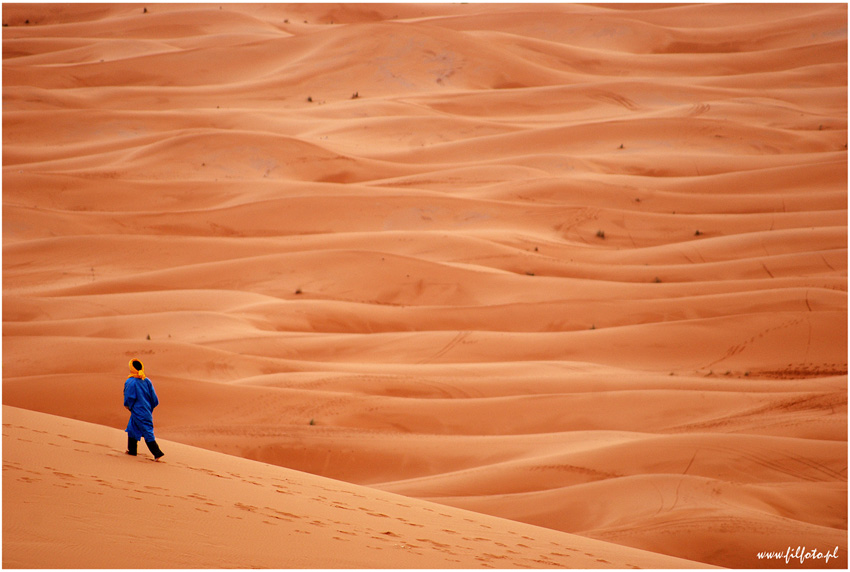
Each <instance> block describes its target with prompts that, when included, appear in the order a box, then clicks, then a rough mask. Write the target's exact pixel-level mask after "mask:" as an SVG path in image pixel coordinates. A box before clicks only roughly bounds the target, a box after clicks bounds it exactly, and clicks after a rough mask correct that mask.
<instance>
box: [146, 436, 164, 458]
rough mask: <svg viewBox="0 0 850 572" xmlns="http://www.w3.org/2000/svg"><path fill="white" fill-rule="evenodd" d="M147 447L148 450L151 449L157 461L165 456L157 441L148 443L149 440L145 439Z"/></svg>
mask: <svg viewBox="0 0 850 572" xmlns="http://www.w3.org/2000/svg"><path fill="white" fill-rule="evenodd" d="M145 445H147V446H148V449H150V452H151V453H152V454H153V458H154V459H156V460H159V458H160V457H162V456H163V455H164V454H165V453H163V452H162V451H161V450H160V448H159V445H157V444H156V441H148V440H147V439H145Z"/></svg>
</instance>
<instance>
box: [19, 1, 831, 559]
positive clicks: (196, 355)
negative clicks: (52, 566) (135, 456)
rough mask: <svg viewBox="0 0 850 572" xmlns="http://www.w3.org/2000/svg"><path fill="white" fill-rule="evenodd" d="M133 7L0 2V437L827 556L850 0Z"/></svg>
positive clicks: (599, 533) (743, 548)
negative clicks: (138, 402) (149, 449)
mask: <svg viewBox="0 0 850 572" xmlns="http://www.w3.org/2000/svg"><path fill="white" fill-rule="evenodd" d="M147 8H148V9H147V11H146V12H143V11H142V6H140V5H49V4H37V5H25V4H10V5H6V6H4V9H3V23H4V25H5V27H4V29H3V30H4V31H3V97H4V106H3V131H4V141H3V362H4V363H3V366H4V367H3V403H4V406H11V408H9V407H4V422H5V418H6V416H7V415H11V416H15V417H19V416H26V415H29V414H26V413H24V412H22V411H19V410H18V409H15V408H23V409H28V410H33V411H40V412H43V413H48V414H52V415H56V416H61V417H64V418H67V419H74V420H80V421H87V422H90V423H96V424H99V425H103V426H106V428H109V429H108V430H107V429H106V428H101V429H103V432H102V433H99V434H98V435H99V437H98V439H99V440H98V443H100V444H106V443H107V442H109V441H110V440H111V439H114V440H115V444H114V446H115V448H116V451H118V450H119V449H121V448H122V447H123V443H122V442H121V439H122V438H121V434H120V433H119V432H117V431H114V430H115V429H120V428H123V426H124V424H125V423H126V419H125V418H124V411H123V410H122V409H121V407H120V392H121V382H122V381H123V377H122V376H123V375H124V373H125V372H124V367H125V365H124V364H125V363H126V361H127V360H128V359H129V358H130V357H132V356H135V357H139V358H141V359H142V360H144V363H145V365H146V371H147V372H148V374H149V376H150V377H151V378H152V380H153V381H154V383H155V385H156V388H157V392H158V394H159V395H160V399H161V401H162V406H161V407H160V408H159V409H158V410H157V412H156V417H155V422H156V428H157V435H158V436H161V438H162V439H164V440H167V442H168V443H169V445H170V446H172V447H174V451H175V454H174V455H173V457H172V456H171V455H169V460H170V459H171V458H175V461H174V462H175V463H179V462H180V461H179V460H178V459H177V458H178V457H179V455H182V454H185V455H188V456H190V457H191V458H192V459H196V460H193V461H192V462H193V463H195V465H192V466H193V467H196V466H198V465H201V464H203V463H206V462H208V461H207V459H209V460H210V462H212V459H213V457H205V455H207V454H208V453H207V452H203V451H199V450H198V449H196V448H203V449H208V450H211V451H216V452H219V453H226V454H228V455H231V456H238V457H244V458H246V459H248V460H251V461H252V462H255V463H256V462H260V463H268V464H272V465H279V466H280V467H284V468H286V469H294V470H297V471H306V472H308V473H313V474H315V475H320V476H322V477H328V478H332V479H337V480H339V481H346V482H348V483H353V484H355V485H367V486H369V487H371V490H372V491H374V492H373V494H375V495H382V494H384V492H381V491H385V492H390V493H394V494H402V495H405V496H407V497H409V498H411V502H419V501H418V500H416V499H424V500H426V501H429V502H431V501H433V502H437V503H441V504H443V505H447V506H450V507H458V508H462V509H467V510H472V511H475V512H477V513H479V514H481V515H493V516H494V517H503V518H507V519H512V520H515V521H519V522H523V523H529V524H532V525H536V526H542V527H546V528H549V529H552V530H553V532H552V534H561V535H563V534H566V533H569V534H576V535H581V536H582V537H584V538H585V539H596V540H602V541H605V542H606V543H608V545H609V546H611V547H612V548H611V549H612V550H614V549H615V548H618V547H614V546H613V545H615V544H616V545H621V546H620V547H619V548H623V549H624V550H625V548H624V547H631V548H637V549H642V550H645V551H650V552H654V553H656V554H657V555H658V557H659V558H660V560H658V561H657V563H656V562H655V561H652V562H650V561H647V563H645V564H644V563H641V564H637V563H636V564H637V565H647V566H650V567H653V566H655V565H656V564H657V565H658V566H659V567H672V566H675V564H673V561H671V560H664V559H663V557H666V556H671V557H678V558H683V559H685V560H688V561H691V562H695V563H699V564H701V565H719V566H728V567H762V566H766V565H767V566H778V567H785V566H786V565H787V564H786V563H785V562H784V561H783V562H781V563H780V562H765V561H764V560H759V559H758V557H757V553H758V552H759V551H768V550H777V551H779V550H784V549H785V548H786V547H791V548H795V547H796V546H798V545H800V546H802V545H806V546H809V547H817V548H821V549H822V550H824V551H826V550H832V549H833V548H834V547H837V549H838V554H839V556H838V557H837V558H836V559H834V560H832V561H830V562H828V563H823V562H818V563H815V565H817V566H820V565H824V564H825V565H827V566H829V567H839V568H842V567H846V565H847V8H846V5H840V4H814V5H794V4H776V5H755V4H753V5H746V4H743V5H725V4H707V5H681V6H679V5H677V6H673V5H646V6H642V5H626V6H619V5H605V4H603V5H579V4H546V5H526V4H522V5H514V4H496V5H482V4H469V5H464V4H459V5H448V4H424V5H417V4H376V5H365V4H343V5H323V4H310V5H288V4H279V5H268V6H265V5H251V4H235V5H222V6H218V5H176V4H174V5H171V4H168V5H155V6H149V7H147ZM26 422H27V423H28V424H29V425H23V426H22V427H32V428H35V427H41V424H44V423H47V424H48V425H50V424H57V423H63V421H60V420H56V419H51V420H49V421H48V420H47V418H42V417H37V416H36V417H26ZM22 423H23V422H22ZM68 423H70V421H68ZM74 427H75V429H74V430H75V431H76V430H79V431H83V432H85V431H95V429H94V428H88V429H83V428H82V426H77V425H74ZM28 430H29V429H26V428H21V427H18V428H17V429H15V431H16V433H15V436H18V435H22V434H23V433H21V432H22V431H23V432H26V431H28ZM69 431H70V429H69ZM98 431H100V429H98ZM9 438H10V439H11V438H13V436H12V434H11V433H10V437H9ZM6 441H7V437H6V436H4V445H5V444H6ZM178 443H179V444H180V445H178ZM45 444H46V443H45ZM189 446H191V447H194V448H190V447H189ZM5 449H6V448H5V446H4V461H5V460H6V453H5ZM15 450H16V451H17V449H15ZM45 451H50V450H49V449H46V448H45ZM118 452H120V451H118ZM44 454H45V455H46V454H47V453H44ZM209 454H211V453H209ZM215 459H221V457H215ZM113 461H118V459H113ZM15 462H17V463H19V465H21V464H22V463H21V462H20V461H15ZM47 462H48V461H45V463H47ZM69 462H70V461H69ZM73 462H74V463H78V462H81V461H80V459H78V458H76V457H75V458H74V460H73ZM107 462H109V463H112V461H108V460H105V461H104V463H107ZM227 462H228V463H230V462H232V463H237V462H241V461H236V460H228V461H227ZM246 462H247V461H246ZM241 466H242V465H240V467H241ZM257 466H259V465H244V467H257ZM263 466H264V467H265V465H263ZM109 467H110V470H115V471H119V472H118V473H113V474H115V475H116V478H118V477H117V475H119V474H121V473H120V471H123V470H124V469H119V468H118V466H117V465H114V464H109ZM189 469H190V467H188V463H187V466H185V467H182V470H184V471H186V470H189ZM11 470H14V471H18V470H19V469H18V468H10V471H11ZM240 470H241V469H240ZM245 470H248V469H247V468H246V469H245ZM258 470H259V469H258ZM263 470H266V469H263ZM268 470H269V471H272V470H277V469H271V468H270V469H268ZM280 470H281V471H283V470H284V469H280ZM9 474H12V473H9ZM15 474H16V473H15ZM275 474H278V473H275ZM280 474H282V473H280ZM286 474H287V475H292V473H286ZM174 478H177V477H174ZM293 478H294V477H293ZM298 478H299V479H302V481H301V482H313V481H310V478H311V477H308V476H300V477H298ZM304 479H306V480H304ZM57 482H58V481H57ZM5 483H6V479H4V487H5ZM170 483H171V482H170V481H167V482H166V483H165V484H164V486H165V487H166V488H167V487H168V486H172V484H173V483H171V484H170ZM13 484H14V487H23V485H22V484H20V483H19V482H18V481H15V482H14V483H13ZM174 486H176V485H174ZM348 486H349V485H346V484H343V483H339V484H337V485H335V490H336V491H337V492H339V491H342V490H348V489H347V488H346V487H348ZM54 488H61V487H54ZM14 490H15V491H17V490H20V489H19V488H16V489H14ZM215 490H216V494H219V491H222V492H221V494H228V495H231V494H237V493H235V492H232V491H231V492H228V493H225V492H223V491H224V489H223V488H222V489H219V488H216V489H215ZM358 490H361V491H362V489H358ZM382 498H383V497H382ZM234 502H236V501H234ZM417 506H418V505H417ZM423 506H424V505H423ZM429 506H430V505H429ZM187 507H188V505H187ZM31 509H32V507H26V506H24V505H23V504H15V505H14V507H12V506H10V507H8V508H7V505H6V503H5V502H4V564H5V563H6V562H7V560H6V559H7V558H8V559H9V560H8V562H9V563H10V564H15V565H30V564H34V563H29V564H28V563H27V561H26V558H28V557H30V556H28V555H30V553H29V552H27V549H25V548H16V549H15V550H14V551H13V552H14V553H15V555H12V556H9V555H8V553H9V550H7V546H11V545H7V544H6V543H7V542H11V541H9V540H8V539H9V538H13V539H18V538H19V536H20V535H22V534H24V533H25V532H26V531H24V530H22V529H20V530H19V529H13V528H10V529H9V531H8V532H7V531H6V529H5V526H6V522H7V520H9V519H8V518H7V515H9V516H10V517H12V516H14V515H13V511H21V512H24V513H25V512H26V511H28V510H31ZM446 510H447V511H448V510H451V509H449V508H446ZM189 511H190V509H188V508H187V512H189ZM181 514H184V515H185V513H181ZM189 514H191V512H189ZM453 514H454V513H453ZM181 518H183V516H179V517H178V516H176V517H175V518H174V519H173V520H171V521H169V522H170V525H171V526H173V527H174V528H175V532H176V530H177V529H178V528H179V527H181V526H182V525H181V524H180V523H181V522H182V521H181V520H180V519H181ZM481 518H485V517H484V516H482V517H481ZM486 518H489V517H486ZM107 522H108V514H107V513H106V512H104V513H103V520H102V521H100V522H99V524H98V521H97V520H96V519H93V520H91V521H90V523H89V526H93V527H97V526H106V524H107ZM500 522H502V521H500ZM500 526H507V525H505V524H504V523H502V524H500ZM260 528H262V526H261V525H260ZM561 538H564V537H561ZM326 540H327V539H326ZM15 541H17V540H15ZM181 542H185V543H187V545H191V544H192V543H193V542H195V543H196V542H197V539H195V540H193V539H191V538H183V539H182V540H181ZM15 546H18V545H15ZM172 549H173V550H175V551H179V549H178V548H177V547H172ZM19 553H20V554H22V556H21V558H23V559H18V558H19V557H18V555H17V554H19ZM363 553H364V554H365V551H364V552H363ZM87 557H88V556H87ZM231 557H232V558H233V559H234V560H228V562H232V563H233V564H234V565H248V562H247V561H239V558H241V556H240V555H238V554H233V555H230V556H228V558H231ZM270 558H272V559H271V560H268V561H266V565H270V566H273V567H278V566H281V565H282V564H280V563H279V562H278V561H276V560H274V559H273V558H274V555H270ZM86 562H88V561H86ZM121 562H122V563H124V562H125V561H121ZM239 562H241V564H239ZM618 562H620V561H618ZM623 562H625V561H623ZM366 563H367V561H366V560H357V561H351V562H342V561H340V562H328V565H329V566H332V567H333V566H343V567H344V566H356V565H358V564H359V565H364V564H366ZM609 563H610V562H609ZM161 564H162V565H163V566H167V565H171V566H178V567H184V566H192V565H193V563H192V561H191V560H190V559H187V558H183V557H181V558H178V559H176V560H163V561H162V562H161ZM196 564H198V565H200V563H196ZM213 564H214V563H209V565H213ZM297 564H298V565H299V566H300V565H305V566H309V565H310V563H309V562H308V561H306V560H301V561H299V562H298V563H297ZM313 564H315V562H314V563H313ZM371 564H372V565H377V564H375V563H374V562H373V563H371ZM386 564H387V565H390V564H397V565H398V566H401V567H408V566H417V565H431V564H433V565H434V566H437V567H442V566H447V567H452V566H453V565H451V564H446V563H445V562H444V561H442V560H440V561H433V562H432V561H431V560H422V561H414V560H410V561H407V560H404V561H402V560H399V561H398V562H387V563H386ZM462 564H463V565H464V566H466V565H469V566H479V565H481V566H484V565H488V564H489V565H499V564H505V562H482V561H472V560H468V561H466V560H465V561H463V562H462ZM514 564H517V565H518V563H514ZM527 564H528V563H527ZM562 564H563V563H561V562H554V561H552V562H550V561H547V562H538V563H536V564H533V563H532V564H530V565H531V566H532V567H538V565H540V566H544V567H545V566H560V565H562ZM599 564H600V565H601V564H603V563H601V562H600V563H599ZM808 564H809V565H812V563H811V562H809V563H808ZM140 565H141V563H140ZM204 565H206V564H204ZM584 565H587V566H588V567H595V566H596V564H594V563H593V562H590V561H588V562H583V563H582V564H581V566H584Z"/></svg>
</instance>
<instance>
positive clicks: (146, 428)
mask: <svg viewBox="0 0 850 572" xmlns="http://www.w3.org/2000/svg"><path fill="white" fill-rule="evenodd" d="M157 405H159V399H158V398H157V396H156V391H154V389H153V384H152V383H151V380H149V379H148V378H144V379H139V378H138V377H132V376H131V377H128V378H127V381H125V382H124V407H127V408H128V409H129V410H130V421H129V422H128V423H127V429H126V430H125V431H127V433H128V434H129V436H130V437H131V438H133V439H135V440H136V441H138V440H139V439H141V438H142V437H144V438H145V441H146V442H147V443H150V442H151V441H154V440H155V439H156V438H155V437H154V436H153V409H154V407H156V406H157Z"/></svg>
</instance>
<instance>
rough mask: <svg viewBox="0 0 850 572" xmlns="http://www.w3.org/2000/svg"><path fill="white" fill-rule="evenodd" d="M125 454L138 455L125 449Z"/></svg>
mask: <svg viewBox="0 0 850 572" xmlns="http://www.w3.org/2000/svg"><path fill="white" fill-rule="evenodd" d="M124 454H125V455H130V456H132V457H135V456H136V454H135V453H131V452H130V451H124Z"/></svg>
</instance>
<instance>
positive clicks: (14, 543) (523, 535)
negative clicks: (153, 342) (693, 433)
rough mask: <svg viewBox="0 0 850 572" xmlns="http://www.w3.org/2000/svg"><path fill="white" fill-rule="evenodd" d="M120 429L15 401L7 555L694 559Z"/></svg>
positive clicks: (80, 564) (183, 563) (71, 559)
mask: <svg viewBox="0 0 850 572" xmlns="http://www.w3.org/2000/svg"><path fill="white" fill-rule="evenodd" d="M121 437H122V435H121V432H120V431H118V430H115V429H109V428H105V427H102V426H97V425H91V424H88V423H84V422H80V421H73V420H69V419H63V418H58V417H55V416H51V415H45V414H42V413H36V412H31V411H26V410H22V409H17V408H12V407H5V406H4V408H3V534H4V541H3V554H4V555H3V565H4V566H7V567H23V568H28V567H43V568H53V567H57V568H95V567H101V566H108V567H112V568H159V567H164V568H176V567H190V568H196V567H202V568H206V567H213V568H230V567H237V568H246V567H263V568H269V567H271V568H304V567H307V568H315V567H318V568H384V567H386V568H471V567H476V568H477V567H487V566H489V567H493V566H495V565H498V566H499V567H532V568H534V567H564V566H576V567H584V568H589V567H594V568H596V567H599V568H629V567H634V568H637V567H677V568H690V567H696V566H697V565H696V563H693V562H689V561H687V560H681V559H676V558H672V557H667V556H662V555H658V554H653V553H651V552H645V551H641V550H634V549H629V548H624V547H620V546H617V545H614V544H610V543H607V542H600V541H597V540H591V539H587V538H583V537H580V536H575V535H570V534H565V533H562V532H557V531H553V530H551V529H548V528H542V527H535V526H530V525H527V524H522V523H519V522H514V521H509V520H504V519H499V518H493V517H488V516H485V515H481V514H477V513H472V512H468V511H463V510H458V509H453V508H449V507H445V506H441V505H437V504H432V503H429V502H424V501H421V500H417V499H409V498H407V497H403V496H398V495H393V494H388V493H383V492H380V491H376V490H374V489H367V488H364V487H359V486H356V485H348V484H345V483H341V482H339V481H333V480H330V479H326V478H322V477H317V476H313V475H308V474H306V473H301V472H297V471H292V470H289V469H285V468H281V467H276V466H272V465H268V464H265V463H257V462H253V461H248V460H245V459H240V458H238V457H232V456H227V455H222V454H220V453H215V452H210V451H204V450H201V449H197V448H194V447H189V446H186V445H180V444H178V443H171V442H167V441H165V442H163V446H166V447H168V450H169V455H168V457H169V458H168V460H166V461H162V462H161V463H152V462H149V461H148V460H145V459H141V458H136V459H132V458H129V457H127V456H125V455H124V454H123V453H122V452H121V451H119V450H117V449H115V447H114V443H115V441H117V440H120V439H121ZM172 457H173V458H174V461H173V462H172V461H171V458H172ZM57 488H58V489H61V490H60V491H58V492H57ZM57 498H59V499H61V502H59V503H56V502H54V501H55V500H56V499H57ZM178 531H184V532H183V533H182V534H179V533H177V532H178ZM176 533H177V534H176Z"/></svg>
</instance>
